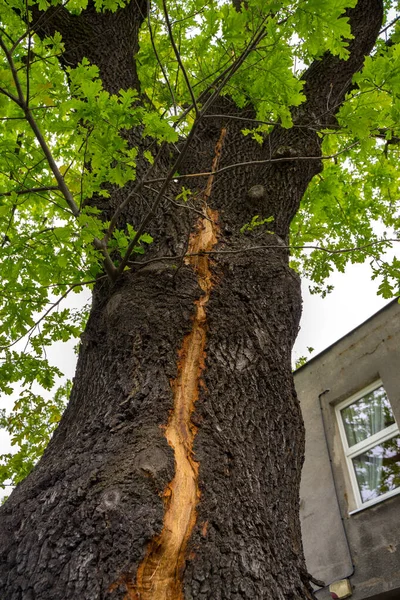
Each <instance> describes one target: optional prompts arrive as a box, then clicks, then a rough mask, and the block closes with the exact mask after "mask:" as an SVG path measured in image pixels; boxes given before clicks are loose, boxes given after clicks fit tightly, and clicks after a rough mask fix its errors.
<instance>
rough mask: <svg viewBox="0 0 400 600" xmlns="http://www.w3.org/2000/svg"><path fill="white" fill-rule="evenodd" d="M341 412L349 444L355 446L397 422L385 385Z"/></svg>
mask: <svg viewBox="0 0 400 600" xmlns="http://www.w3.org/2000/svg"><path fill="white" fill-rule="evenodd" d="M341 414H342V419H343V424H344V429H345V432H346V437H347V443H348V444H349V446H354V444H358V443H359V442H362V441H363V440H365V439H367V438H368V437H370V436H371V435H374V433H378V431H382V429H385V428H386V427H389V425H393V423H395V419H394V416H393V413H392V409H391V407H390V403H389V400H388V397H387V396H386V393H385V390H384V388H383V386H381V387H379V388H377V389H376V390H373V391H372V392H370V393H369V394H366V395H365V396H363V397H362V398H360V399H359V400H357V401H356V402H353V404H350V405H349V406H346V408H343V409H342V410H341ZM363 456H364V455H363Z"/></svg>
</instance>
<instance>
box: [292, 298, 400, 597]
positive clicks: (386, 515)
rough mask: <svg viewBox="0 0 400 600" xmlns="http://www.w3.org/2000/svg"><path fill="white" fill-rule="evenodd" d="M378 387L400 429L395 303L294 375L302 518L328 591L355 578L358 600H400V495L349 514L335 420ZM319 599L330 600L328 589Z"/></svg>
mask: <svg viewBox="0 0 400 600" xmlns="http://www.w3.org/2000/svg"><path fill="white" fill-rule="evenodd" d="M377 379H381V380H382V382H383V385H384V387H385V389H386V392H387V394H388V397H389V399H390V402H391V405H392V408H393V411H394V413H395V417H396V420H397V423H400V305H399V304H398V303H397V301H394V302H392V303H390V304H389V305H388V306H387V307H385V308H384V309H383V310H381V311H380V312H379V313H377V314H376V315H374V316H373V317H371V319H369V320H368V321H366V322H365V323H363V324H362V325H361V326H360V327H358V328H357V329H355V330H353V331H352V332H350V333H349V334H348V335H347V336H345V337H344V338H342V339H340V340H339V341H338V342H336V343H335V344H334V345H333V346H331V347H330V348H328V349H327V350H325V351H324V352H323V353H321V354H319V355H318V356H316V357H315V358H314V359H312V360H311V361H309V362H308V363H307V364H306V365H305V366H304V367H302V368H300V369H298V370H297V371H296V373H295V385H296V389H297V393H298V396H299V398H300V403H301V406H302V411H303V417H304V421H305V426H306V459H305V464H304V469H303V475H302V483H301V505H300V510H301V520H302V531H303V544H304V551H305V555H306V562H307V567H308V570H309V572H310V573H311V574H312V575H313V576H314V577H316V578H317V579H321V580H323V581H324V582H325V583H327V584H329V583H331V582H333V581H336V580H338V579H344V578H345V577H348V576H349V575H350V580H351V582H352V585H353V588H354V591H353V598H354V600H364V599H367V598H371V599H372V598H374V599H376V600H378V599H379V600H385V595H382V594H386V593H388V592H391V594H390V598H399V599H400V495H397V496H394V497H392V498H388V499H386V500H384V501H382V502H380V503H379V504H375V505H374V506H371V507H369V508H365V509H363V510H361V511H359V512H356V513H354V514H351V515H350V514H349V513H350V512H351V511H353V510H354V509H355V508H356V502H355V498H354V497H353V492H352V487H351V483H350V478H349V474H348V470H347V465H346V460H345V455H344V452H343V447H342V442H341V438H340V434H339V429H338V425H337V421H336V416H335V406H336V405H337V404H338V403H339V402H341V401H343V400H345V399H346V398H348V397H349V396H351V395H352V394H354V393H356V392H358V391H360V390H362V389H363V388H364V387H366V386H367V385H369V384H371V383H373V382H374V381H376V380H377ZM328 390H329V391H328ZM396 590H397V591H396ZM393 594H394V595H393ZM317 596H318V597H319V598H321V599H325V598H330V597H331V596H330V594H329V592H328V590H327V589H326V588H325V589H322V590H320V591H319V592H318V593H317Z"/></svg>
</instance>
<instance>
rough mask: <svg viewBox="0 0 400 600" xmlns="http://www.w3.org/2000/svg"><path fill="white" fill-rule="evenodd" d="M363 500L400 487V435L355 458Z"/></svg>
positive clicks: (355, 469)
mask: <svg viewBox="0 0 400 600" xmlns="http://www.w3.org/2000/svg"><path fill="white" fill-rule="evenodd" d="M353 465H354V471H355V473H356V477H357V482H358V487H359V488H360V493H361V499H362V501H363V502H367V501H368V500H372V499H373V498H377V497H378V496H381V495H382V494H386V492H390V491H391V490H394V489H395V488H397V487H400V436H396V437H393V438H391V439H390V440H386V442H382V443H381V444H378V445H377V446H374V447H373V448H371V449H370V450H367V452H363V454H360V455H359V456H356V458H353Z"/></svg>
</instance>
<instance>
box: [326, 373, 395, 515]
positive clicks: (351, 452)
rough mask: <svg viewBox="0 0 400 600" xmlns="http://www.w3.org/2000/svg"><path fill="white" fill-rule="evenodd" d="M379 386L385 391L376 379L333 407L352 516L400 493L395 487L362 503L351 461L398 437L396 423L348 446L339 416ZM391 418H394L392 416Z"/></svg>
mask: <svg viewBox="0 0 400 600" xmlns="http://www.w3.org/2000/svg"><path fill="white" fill-rule="evenodd" d="M381 386H382V387H383V388H384V389H385V386H384V385H383V382H382V380H381V379H377V380H376V381H374V383H371V385H369V386H367V387H365V388H363V389H362V390H360V391H359V392H357V393H356V394H353V395H352V396H350V397H349V398H346V400H344V401H343V402H340V403H339V404H337V406H336V407H335V412H336V418H337V422H338V425H339V432H340V437H341V440H342V445H343V449H344V454H345V457H346V463H347V469H348V472H349V476H350V481H351V486H352V488H353V495H354V499H355V502H356V507H357V508H356V509H355V510H352V511H350V513H349V514H350V515H351V514H354V513H355V512H358V511H360V510H363V509H364V508H368V507H369V506H373V505H374V504H378V502H382V501H383V500H386V498H390V497H391V496H395V495H396V494H399V493H400V487H397V488H395V489H394V490H390V491H389V492H386V493H385V494H381V495H380V496H378V497H377V498H373V499H372V500H368V501H367V502H363V501H362V498H361V494H360V488H359V487H358V482H357V477H356V474H355V470H354V465H353V460H352V459H353V458H354V457H355V456H357V455H358V454H362V453H363V452H365V451H367V450H369V449H370V448H372V447H373V446H376V445H377V444H379V443H382V442H385V441H386V440H389V439H390V438H392V437H395V436H396V435H398V434H399V433H400V432H399V427H398V425H397V422H396V421H395V423H394V424H393V425H389V427H386V428H385V429H382V430H381V431H378V433H374V435H371V436H370V437H368V438H366V439H365V440H362V441H361V442H359V443H358V444H354V445H353V446H349V444H348V442H347V436H346V431H345V428H344V424H343V418H342V415H341V411H342V410H343V408H346V407H347V406H349V405H350V404H353V402H356V401H357V400H360V398H363V396H366V395H367V394H369V393H371V392H373V391H374V390H376V389H378V388H379V387H381ZM385 393H386V396H387V398H388V400H389V403H390V399H389V396H388V395H387V392H386V390H385ZM392 412H393V409H392ZM393 416H394V414H393ZM394 418H395V416H394ZM395 419H396V418H395Z"/></svg>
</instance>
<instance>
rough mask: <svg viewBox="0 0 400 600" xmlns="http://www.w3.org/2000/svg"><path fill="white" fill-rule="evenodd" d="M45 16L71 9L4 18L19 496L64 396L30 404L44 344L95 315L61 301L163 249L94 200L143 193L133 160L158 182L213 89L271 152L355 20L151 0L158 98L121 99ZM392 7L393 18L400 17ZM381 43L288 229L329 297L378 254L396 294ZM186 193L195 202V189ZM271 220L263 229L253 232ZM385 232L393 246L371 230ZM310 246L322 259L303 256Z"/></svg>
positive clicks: (300, 2) (107, 0) (144, 48)
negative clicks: (37, 25)
mask: <svg viewBox="0 0 400 600" xmlns="http://www.w3.org/2000/svg"><path fill="white" fill-rule="evenodd" d="M125 3H126V2H125V0H95V7H96V9H97V10H99V11H100V10H109V11H112V12H115V11H116V10H118V8H119V7H121V6H124V5H125ZM34 4H37V5H38V6H39V8H40V9H43V10H44V9H46V8H47V7H49V6H57V5H59V4H60V0H38V2H35V1H34V0H28V1H26V0H7V1H5V2H2V3H1V5H0V27H1V33H0V36H1V37H0V39H1V40H2V47H1V51H0V81H1V84H0V85H1V87H0V118H1V120H2V134H1V137H0V156H1V162H0V231H1V235H2V238H1V242H0V244H1V254H0V269H1V274H2V277H1V281H0V315H1V322H2V324H1V326H0V346H1V349H2V350H1V357H0V359H1V366H0V377H1V382H0V384H1V391H2V393H5V394H8V393H10V392H11V390H12V386H13V384H15V383H16V382H18V381H22V383H23V386H24V388H23V392H22V393H21V395H20V398H19V399H18V400H17V401H16V404H15V406H14V410H13V412H12V413H11V415H8V416H7V415H6V414H4V413H3V414H2V417H1V423H0V424H1V426H3V427H5V428H6V429H8V431H9V432H10V433H11V434H12V436H13V440H14V441H15V443H16V444H18V445H19V447H20V450H19V451H18V452H17V454H15V455H13V456H11V455H9V456H6V457H4V456H3V460H4V461H5V466H4V467H2V470H1V472H0V483H1V482H4V481H5V480H6V479H7V478H10V479H11V480H12V481H13V482H14V483H15V482H17V481H18V480H20V479H21V478H22V477H23V476H24V475H25V474H26V473H27V472H28V471H29V469H30V468H31V466H32V465H33V464H34V462H35V460H36V459H37V457H38V456H39V455H40V453H41V451H42V449H43V447H44V446H45V441H46V440H47V439H48V435H49V432H50V431H51V430H52V428H53V426H54V424H55V422H56V421H57V419H58V418H59V415H60V414H61V407H62V405H63V402H64V401H65V399H66V397H67V395H68V391H69V388H68V389H67V387H65V386H64V387H63V388H62V390H63V391H62V392H60V391H59V392H57V393H56V395H55V396H54V399H53V400H52V401H45V400H44V399H43V397H42V396H41V395H35V394H34V393H33V391H32V386H33V384H34V382H38V383H39V384H40V385H41V386H42V387H43V388H45V389H50V388H52V386H53V385H54V382H55V377H58V376H60V373H59V372H58V371H57V369H55V368H54V367H53V366H52V365H50V364H49V363H48V361H47V359H46V353H45V348H46V347H47V346H50V345H51V344H52V343H53V342H55V341H57V340H63V341H67V340H69V339H71V338H76V337H78V336H79V334H80V332H81V331H82V329H83V327H84V324H85V321H86V317H87V309H85V310H84V311H83V312H82V313H81V314H80V315H78V314H77V313H75V312H73V311H71V310H68V309H67V308H64V307H63V305H62V301H63V299H64V298H65V297H66V296H67V295H68V294H70V293H72V292H74V293H75V292H79V291H81V290H82V288H83V287H87V288H89V289H92V287H93V285H94V283H95V281H96V280H97V279H98V278H100V277H106V276H107V275H108V276H109V277H111V278H112V277H114V276H116V275H118V274H119V273H120V272H121V271H122V270H124V269H126V268H128V267H129V265H128V258H129V256H130V255H131V253H133V254H141V253H143V252H144V251H145V248H146V244H151V242H152V238H151V236H149V235H148V234H146V231H145V230H144V229H143V230H141V229H139V230H138V231H135V230H134V229H133V228H132V227H131V226H130V225H128V226H126V227H125V228H118V227H117V226H116V223H117V219H116V218H114V219H113V216H108V217H107V218H105V217H104V215H102V214H101V213H100V211H99V209H98V208H95V206H96V202H95V200H96V199H97V200H98V199H99V198H101V199H102V201H103V202H107V198H108V197H109V196H110V193H111V190H114V189H117V188H124V187H125V186H130V187H129V189H133V190H134V189H135V188H134V186H135V185H139V184H140V181H139V182H138V179H137V177H138V175H137V170H138V164H139V161H140V160H141V161H142V162H144V163H145V164H146V165H147V167H148V170H151V169H152V168H153V166H154V161H155V152H154V148H155V147H156V146H157V145H160V144H163V143H175V142H177V140H178V139H179V138H181V139H184V138H186V139H187V136H188V134H189V133H190V131H191V128H192V127H193V124H194V123H196V119H197V118H198V112H199V111H201V110H202V108H203V107H204V103H205V102H206V100H205V99H206V98H207V94H209V93H212V91H213V90H215V89H218V93H220V94H228V95H229V96H230V97H231V98H233V99H234V101H235V102H236V103H237V104H238V105H239V106H246V105H247V104H248V103H249V102H251V103H252V104H253V106H254V107H255V109H256V113H257V114H256V117H257V119H258V122H257V123H254V127H251V128H249V127H248V126H247V127H246V128H245V127H244V130H243V134H244V135H246V134H249V135H252V136H253V137H254V138H255V139H257V140H258V141H260V143H262V141H263V136H265V134H266V133H268V132H269V131H270V130H271V128H272V127H273V126H274V124H276V123H280V124H281V125H282V126H283V127H285V128H290V127H292V126H293V122H292V109H293V107H298V106H300V105H301V103H302V102H303V101H304V100H305V97H304V94H303V80H302V79H301V73H302V71H303V70H304V69H305V68H306V67H307V66H308V65H310V64H311V62H312V61H313V60H315V59H319V58H321V57H322V56H323V54H324V53H326V52H327V51H329V52H331V53H332V54H334V55H337V56H339V57H341V58H343V59H345V58H346V57H347V55H348V49H347V48H348V40H349V39H351V32H350V28H349V23H348V18H347V17H346V16H345V14H344V12H345V9H346V8H348V7H351V6H354V5H355V0H324V1H321V0H296V1H289V0H270V1H269V2H266V1H265V0H247V2H246V3H245V5H242V8H241V9H240V10H236V9H235V8H234V6H233V5H232V3H231V2H230V1H229V2H228V0H211V1H209V2H204V0H185V2H182V1H181V0H170V1H168V4H167V5H166V4H165V2H163V0H155V1H154V2H152V3H151V4H150V6H149V14H148V19H146V20H145V21H144V23H143V26H142V30H141V33H140V50H139V53H138V55H137V56H136V62H137V66H138V71H139V77H140V84H141V91H142V92H143V94H144V95H145V97H146V98H147V102H142V101H139V96H138V91H137V90H135V89H128V90H120V91H119V92H118V93H116V94H110V93H109V92H108V91H106V90H105V89H104V88H103V84H102V81H101V79H100V77H99V70H98V67H97V66H96V65H92V64H90V63H89V61H88V60H87V59H84V60H83V61H82V63H81V64H80V65H79V66H78V67H77V68H74V69H73V68H71V67H67V68H66V69H65V70H62V69H61V68H60V65H59V62H58V57H59V56H60V55H61V54H62V52H63V40H62V38H61V36H60V35H59V34H57V33H56V34H55V35H54V36H53V37H51V38H45V39H44V40H40V39H39V38H38V37H37V36H36V35H33V34H32V32H31V30H30V27H29V23H30V20H31V16H32V15H31V12H30V8H31V7H32V6H33V5H34ZM87 4H88V1H87V0H70V1H69V2H68V3H66V9H67V10H68V11H70V12H71V13H73V14H79V13H80V12H81V11H82V10H84V9H85V8H86V7H87ZM385 6H386V17H387V18H389V20H390V19H392V18H393V17H394V16H395V13H394V11H395V9H396V7H397V5H396V3H391V2H386V4H385ZM166 11H168V12H166ZM27 24H28V25H27ZM169 25H170V28H169ZM171 32H172V35H173V37H172V35H171ZM293 32H296V34H295V35H294V33H293ZM387 34H389V35H391V43H390V44H386V43H385V39H384V38H383V39H381V40H380V41H379V43H378V45H377V48H376V50H375V51H374V53H373V54H372V55H371V56H370V57H367V59H366V62H365V67H364V69H363V70H362V71H361V72H359V73H357V75H356V76H355V78H354V84H355V85H354V88H353V90H352V91H351V92H350V93H349V94H348V97H347V100H346V102H345V103H344V104H343V106H342V107H341V109H340V112H339V116H338V124H337V127H336V128H335V129H333V130H329V131H328V130H326V131H321V132H319V135H321V138H322V139H323V152H324V155H325V156H326V157H327V158H325V159H324V169H323V172H322V173H321V174H320V175H319V176H317V177H316V178H315V179H314V181H313V182H312V184H311V185H310V186H309V189H308V190H307V192H306V194H305V196H304V199H303V202H302V206H301V209H300V211H299V212H298V214H297V216H296V218H295V220H294V222H293V227H292V240H291V244H292V246H293V250H292V265H293V266H294V267H295V268H296V269H297V270H299V271H301V272H302V273H303V274H305V275H307V276H309V277H311V279H312V280H313V281H314V282H315V285H316V289H317V290H319V291H322V292H323V291H324V285H325V281H326V279H327V277H328V276H329V274H330V272H331V271H332V270H333V269H334V268H335V269H338V270H341V271H343V270H344V268H345V265H346V264H347V263H348V262H349V261H351V262H361V261H364V260H367V259H368V260H370V261H372V262H373V264H372V267H373V275H374V276H378V275H380V276H383V280H382V283H381V285H380V293H381V294H382V295H383V296H384V297H389V296H390V295H393V294H395V293H396V292H397V287H396V286H397V285H398V279H399V272H400V270H399V268H400V262H399V261H398V260H397V259H394V260H393V261H392V262H391V263H390V264H389V263H386V262H384V261H383V260H382V258H381V256H382V252H383V251H384V250H385V249H386V248H387V247H389V246H390V244H391V242H390V241H389V239H391V238H393V237H395V235H396V234H393V233H392V232H393V231H395V232H397V231H398V230H399V229H400V222H399V219H400V216H399V213H398V210H397V208H396V205H395V203H396V200H397V198H398V196H399V191H400V190H399V178H398V175H397V171H398V168H397V162H398V152H399V149H398V148H399V145H398V142H399V139H400V126H399V123H400V120H399V114H400V68H399V67H400V44H398V43H397V42H398V40H399V36H400V29H399V27H398V23H397V22H396V23H395V25H394V26H392V27H390V28H388V30H387ZM174 40H175V41H177V45H176V44H175V46H174V44H173V43H172V42H173V41H174ZM176 47H179V54H178V55H177V51H176ZM222 83H224V85H222ZM218 86H219V87H218ZM29 115H30V117H29V118H28V116H29ZM259 121H262V123H260V122H259ZM132 127H140V128H141V131H142V136H143V137H144V138H145V139H146V140H147V141H148V144H147V147H146V149H145V150H144V151H143V154H142V156H140V155H139V149H138V148H137V147H135V145H133V144H132V143H131V142H130V141H129V140H128V136H127V135H126V132H127V131H129V130H130V129H131V128H132ZM40 135H41V136H42V138H43V140H44V143H41V142H40V141H39V137H40ZM329 157H331V158H329ZM50 159H52V160H53V163H52V162H51V160H50ZM176 171H179V169H178V168H176V170H175V171H173V172H171V173H170V175H169V180H171V179H172V178H173V177H174V176H175V175H176ZM60 181H61V184H60ZM133 182H135V183H133ZM167 184H168V181H167V180H166V183H165V185H167ZM160 197H162V194H161V192H160ZM180 197H181V198H182V199H183V201H184V202H187V200H188V197H189V192H188V190H187V189H186V188H185V187H182V193H181V195H180ZM128 200H129V198H127V200H126V201H128ZM114 217H115V214H114ZM265 222H269V219H261V220H258V217H255V218H254V219H253V221H252V222H251V223H250V224H243V228H242V231H243V232H244V231H251V230H252V229H254V228H255V227H256V226H258V225H261V224H262V223H265ZM377 222H378V223H380V224H381V228H380V231H382V229H383V230H384V232H385V233H377V231H378V229H376V227H375V226H374V223H377ZM310 245H318V246H319V247H323V248H324V249H325V251H321V250H317V249H313V250H312V251H311V252H309V250H308V249H307V246H310ZM349 250H351V251H349ZM104 270H105V272H106V274H104ZM22 339H23V343H24V345H25V346H24V345H22V346H21V343H22V342H19V340H22Z"/></svg>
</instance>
